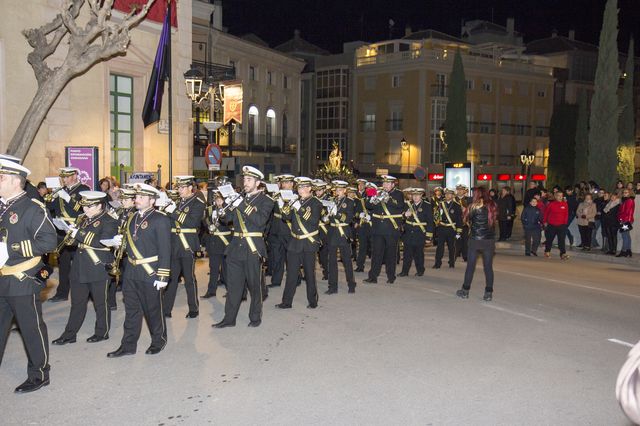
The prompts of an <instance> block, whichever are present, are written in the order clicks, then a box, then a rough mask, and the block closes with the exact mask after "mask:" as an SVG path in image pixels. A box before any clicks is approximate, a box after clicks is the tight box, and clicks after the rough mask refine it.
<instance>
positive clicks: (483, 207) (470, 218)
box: [456, 186, 497, 302]
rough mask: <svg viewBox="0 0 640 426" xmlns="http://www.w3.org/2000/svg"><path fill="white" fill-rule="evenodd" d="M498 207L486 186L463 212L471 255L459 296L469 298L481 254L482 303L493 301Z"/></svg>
mask: <svg viewBox="0 0 640 426" xmlns="http://www.w3.org/2000/svg"><path fill="white" fill-rule="evenodd" d="M496 214H497V206H496V203H495V201H493V199H492V198H491V196H490V195H489V192H488V191H487V189H486V188H485V187H483V186H480V187H478V188H476V189H475V190H474V192H473V202H472V203H471V204H470V205H469V206H468V207H467V208H466V209H465V211H464V222H465V223H467V224H468V225H469V252H468V255H467V270H466V271H465V273H464V283H463V284H462V288H461V289H460V290H458V291H457V292H456V296H458V297H460V298H462V299H468V298H469V289H470V288H471V281H473V274H474V272H475V270H476V261H477V260H478V255H479V254H482V264H483V266H484V277H485V281H486V284H485V290H484V297H483V299H484V300H486V301H487V302H488V301H490V300H491V299H492V298H493V255H494V253H495V251H496V233H495V222H496Z"/></svg>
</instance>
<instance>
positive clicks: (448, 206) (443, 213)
mask: <svg viewBox="0 0 640 426" xmlns="http://www.w3.org/2000/svg"><path fill="white" fill-rule="evenodd" d="M454 194H455V191H454V190H453V189H445V192H444V200H443V201H440V202H439V203H438V206H437V212H436V213H437V215H438V217H439V218H440V222H438V223H437V224H436V234H437V235H438V247H437V248H436V263H435V264H434V265H433V269H439V268H440V266H441V265H442V257H443V256H444V245H445V243H446V244H447V249H448V250H449V267H450V268H455V266H456V243H455V242H456V240H457V239H459V238H460V234H461V233H462V209H461V208H460V204H458V203H456V202H455V201H454V200H453V198H454Z"/></svg>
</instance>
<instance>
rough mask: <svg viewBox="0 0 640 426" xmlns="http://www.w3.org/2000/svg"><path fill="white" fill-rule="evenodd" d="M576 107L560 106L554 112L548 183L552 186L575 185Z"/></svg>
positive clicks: (550, 137) (550, 133) (551, 127)
mask: <svg viewBox="0 0 640 426" xmlns="http://www.w3.org/2000/svg"><path fill="white" fill-rule="evenodd" d="M577 120H578V108H577V107H576V105H571V104H560V105H558V106H557V107H555V108H554V110H553V115H552V116H551V122H550V123H549V163H548V167H547V175H548V176H547V182H548V183H549V184H550V185H556V184H557V185H560V186H561V187H565V186H566V185H572V184H573V183H574V179H575V176H574V172H573V163H574V157H575V141H576V123H577Z"/></svg>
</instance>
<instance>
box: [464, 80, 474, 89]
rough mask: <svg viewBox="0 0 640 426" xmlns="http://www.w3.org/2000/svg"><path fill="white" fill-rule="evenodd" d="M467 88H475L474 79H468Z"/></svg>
mask: <svg viewBox="0 0 640 426" xmlns="http://www.w3.org/2000/svg"><path fill="white" fill-rule="evenodd" d="M466 82H467V90H473V88H474V86H475V85H474V81H473V80H467V81H466Z"/></svg>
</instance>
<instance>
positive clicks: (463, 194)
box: [454, 184, 472, 262]
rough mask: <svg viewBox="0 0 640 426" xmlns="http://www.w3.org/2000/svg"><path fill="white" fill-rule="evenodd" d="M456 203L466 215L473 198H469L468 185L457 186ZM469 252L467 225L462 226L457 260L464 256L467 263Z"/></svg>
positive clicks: (457, 243)
mask: <svg viewBox="0 0 640 426" xmlns="http://www.w3.org/2000/svg"><path fill="white" fill-rule="evenodd" d="M454 200H455V202H456V203H458V204H460V208H461V209H462V213H463V214H464V210H465V209H466V208H467V206H468V205H469V204H471V201H472V199H471V197H469V188H467V186H466V185H463V184H460V185H457V186H456V197H455V199H454ZM468 251H469V225H467V224H466V223H464V221H463V224H462V233H461V234H460V238H459V239H457V240H456V258H458V257H460V256H461V255H462V260H463V261H465V262H466V261H467V252H468Z"/></svg>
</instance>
